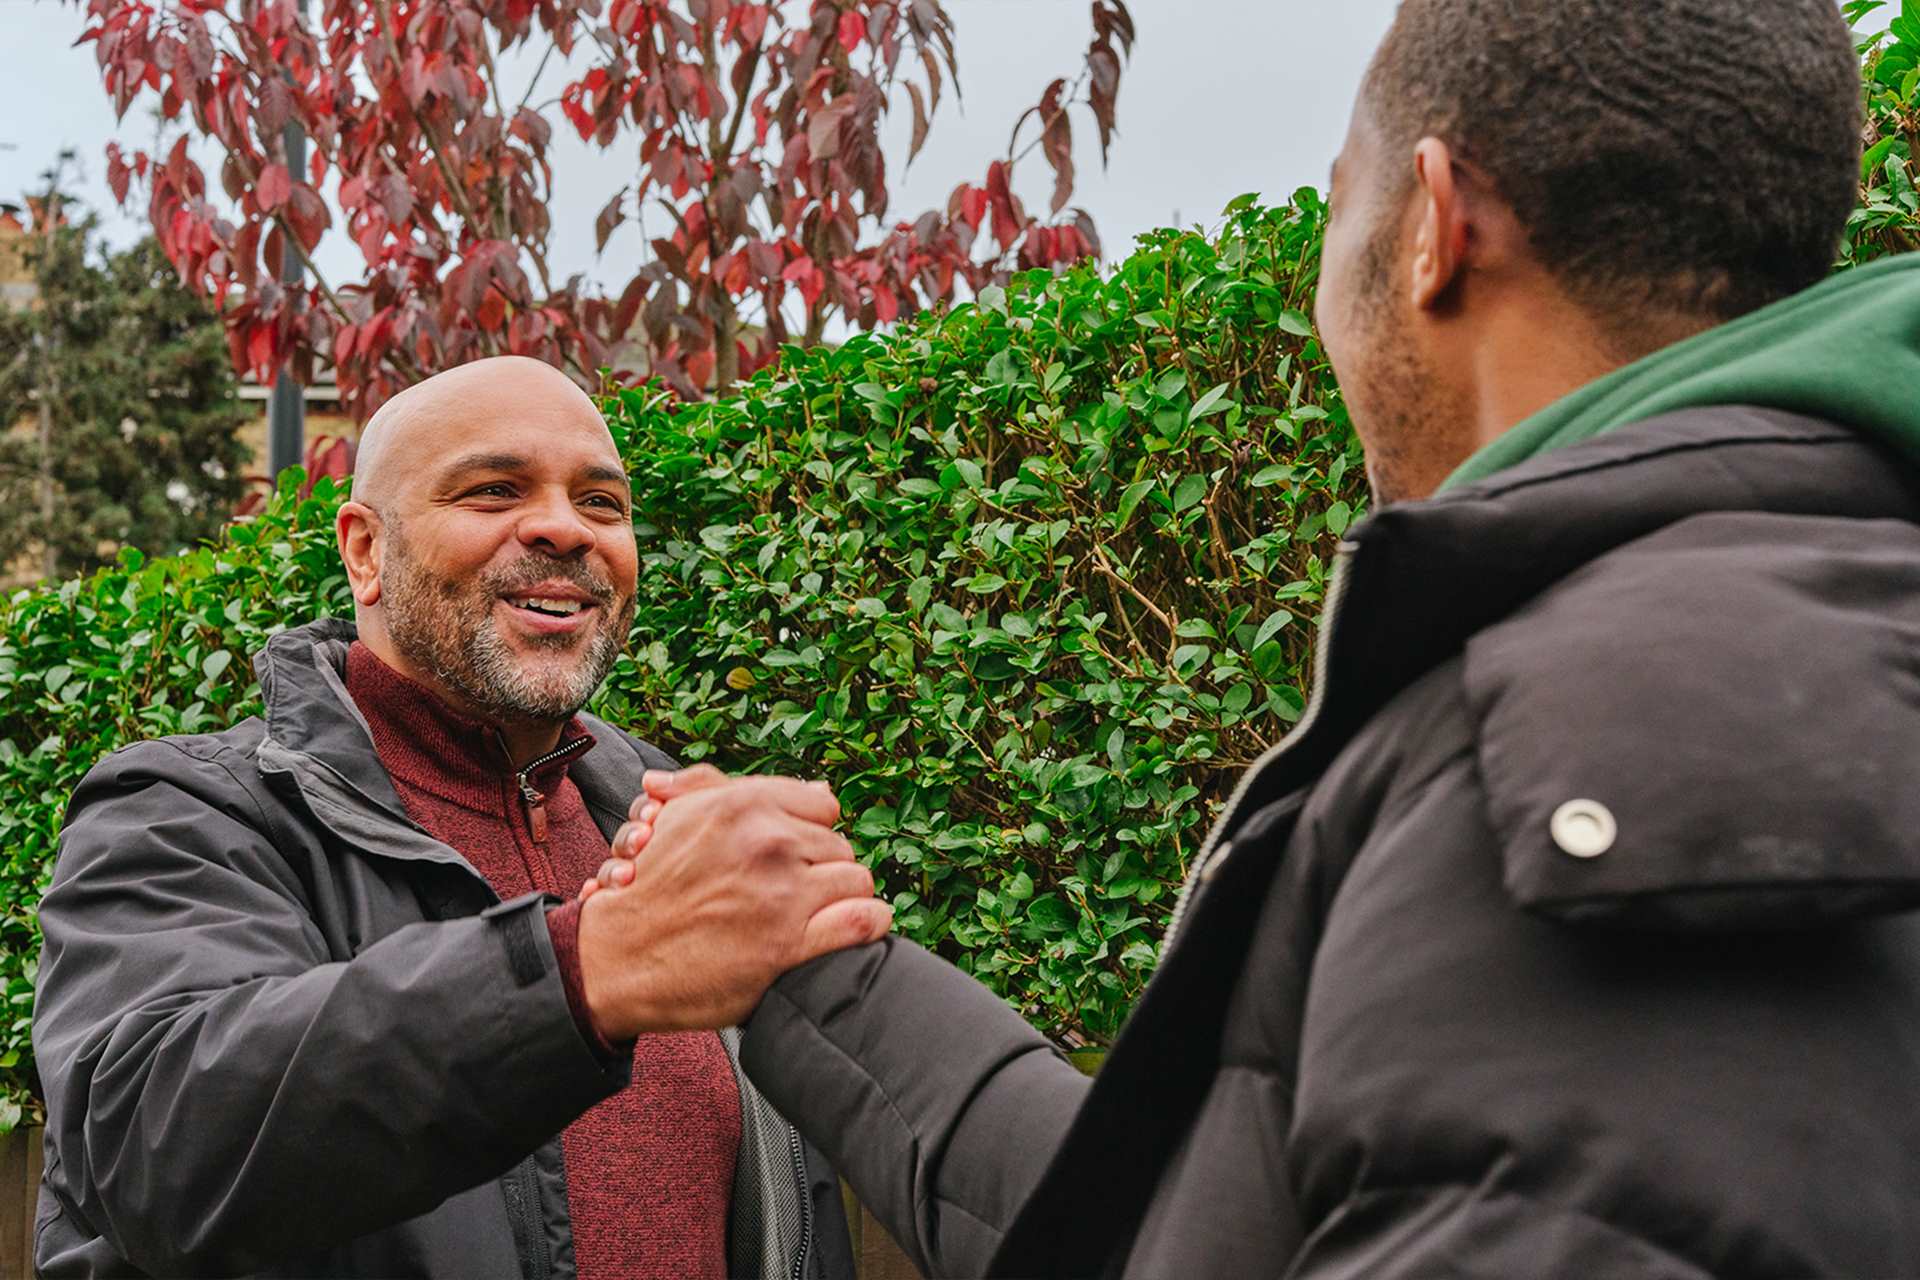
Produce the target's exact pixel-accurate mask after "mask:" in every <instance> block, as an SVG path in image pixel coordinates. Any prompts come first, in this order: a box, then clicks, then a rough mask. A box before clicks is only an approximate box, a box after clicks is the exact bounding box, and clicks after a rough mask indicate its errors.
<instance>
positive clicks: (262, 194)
mask: <svg viewBox="0 0 1920 1280" xmlns="http://www.w3.org/2000/svg"><path fill="white" fill-rule="evenodd" d="M292 194H293V178H292V176H291V175H290V174H288V172H287V166H285V165H283V164H281V163H280V162H279V161H277V160H276V161H275V162H274V163H272V164H270V165H268V166H267V167H266V168H264V169H262V170H261V171H260V178H259V181H257V182H255V183H254V185H253V198H254V199H255V200H257V201H259V203H260V211H261V212H262V213H272V212H273V211H274V210H276V209H278V208H279V207H280V206H281V205H283V204H285V203H286V202H287V199H288V197H290V196H291V195H292Z"/></svg>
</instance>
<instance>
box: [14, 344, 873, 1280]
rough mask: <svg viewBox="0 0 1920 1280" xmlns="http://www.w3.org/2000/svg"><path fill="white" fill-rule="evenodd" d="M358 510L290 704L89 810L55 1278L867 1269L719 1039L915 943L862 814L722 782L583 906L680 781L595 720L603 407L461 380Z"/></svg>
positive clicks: (64, 1024)
mask: <svg viewBox="0 0 1920 1280" xmlns="http://www.w3.org/2000/svg"><path fill="white" fill-rule="evenodd" d="M353 495H354V496H353V501H351V502H349V503H347V504H346V505H345V506H344V507H342V509H341V511H340V516H339V523H338V533H339V545H340V554H341V558H342V560H343V561H344V564H345V569H346V574H347V577H348V579H349V580H350V582H351V585H352V589H353V596H354V602H355V606H356V608H355V613H356V624H357V625H356V624H349V623H347V622H344V621H322V622H314V623H309V624H307V625H305V626H301V627H297V628H295V629H293V630H290V631H287V632H284V633H283V634H281V635H279V636H277V637H275V638H274V639H273V640H272V641H271V642H270V643H269V644H268V645H267V647H266V649H265V650H264V652H262V653H261V654H260V655H259V657H258V659H257V664H256V665H257V668H258V670H259V673H260V683H261V690H262V694H263V696H264V698H265V701H266V712H265V716H264V718H254V719H249V720H247V721H245V722H243V723H241V724H239V725H237V726H235V727H234V728H232V729H229V730H227V731H225V732H223V733H216V734H208V735H200V736H195V737H185V738H168V739H162V740H159V741H154V742H145V743H140V744H138V745H136V746H132V747H129V748H127V749H125V750H123V751H120V752H117V753H115V754H114V755H113V756H111V757H110V758H108V759H107V760H105V761H102V762H101V763H100V764H99V765H98V766H97V767H96V768H95V769H94V770H93V771H92V772H91V773H89V774H88V775H87V778H86V780H85V781H84V782H83V783H82V784H81V786H80V787H79V788H78V790H77V791H76V792H75V794H74V797H73V802H72V806H71V808H70V810H69V813H68V819H67V825H66V829H65V832H64V834H63V836H62V841H61V853H60V858H59V862H58V865H57V867H56V870H55V875H54V883H53V887H52V888H51V890H50V891H49V892H48V894H47V897H46V901H45V903H44V904H43V906H42V908H41V917H40V918H41V924H42V927H43V928H44V930H45V933H46V947H45V950H44V952H43V953H42V957H41V965H40V978H39V991H38V998H37V1001H36V1004H35V1016H34V1043H35V1047H36V1048H37V1050H38V1053H39V1064H40V1073H41V1080H42V1083H43V1084H44V1086H45V1089H46V1098H47V1131H46V1150H47V1160H46V1177H45V1181H44V1184H43V1187H42V1191H41V1197H40V1210H39V1215H38V1220H39V1221H38V1226H37V1228H36V1236H37V1241H36V1256H37V1259H38V1265H39V1267H40V1269H41V1272H42V1274H44V1275H47V1276H94V1275H128V1274H137V1273H146V1274H151V1275H215V1274H220V1275H230V1274H237V1273H242V1272H245V1273H256V1274H265V1275H286V1276H319V1275H326V1276H396V1275H417V1276H441V1277H448V1278H449V1280H455V1278H458V1280H465V1278H467V1277H480V1276H519V1277H526V1278H527V1280H536V1278H539V1277H549V1276H551V1277H571V1276H575V1275H578V1276H579V1277H581V1280H613V1278H615V1277H657V1278H659V1280H679V1278H680V1277H706V1278H707V1280H722V1278H723V1277H728V1276H743V1275H744V1276H765V1277H769V1278H771V1277H783V1278H784V1277H802V1276H818V1277H828V1276H842V1277H847V1276H850V1275H851V1272H852V1266H851V1251H850V1249H849V1248H848V1244H847V1240H846V1226H845V1222H844V1219H843V1217H842V1215H841V1210H840V1199H839V1186H838V1182H837V1180H836V1179H835V1178H834V1176H833V1175H832V1173H831V1171H830V1170H828V1169H827V1167H826V1166H825V1164H824V1162H822V1161H821V1160H820V1158H819V1156H818V1155H817V1154H816V1153H813V1152H811V1151H810V1150H809V1149H807V1148H806V1147H805V1146H804V1145H803V1144H802V1142H801V1140H800V1138H799V1137H798V1135H797V1134H795V1133H794V1132H793V1130H792V1129H791V1127H790V1126H789V1125H788V1124H787V1123H786V1122H785V1121H784V1120H782V1119H781V1118H780V1117H779V1115H778V1114H777V1113H776V1112H775V1111H774V1110H773V1109H772V1108H771V1107H769V1106H768V1105H767V1103H766V1102H765V1101H764V1100H763V1099H762V1098H760V1097H759V1095H758V1094H756V1093H755V1092H754V1091H753V1089H752V1088H751V1086H749V1085H747V1084H746V1083H745V1082H744V1080H743V1079H742V1078H741V1077H740V1075H739V1074H738V1070H737V1057H736V1053H737V1035H736V1033H732V1032H728V1033H724V1034H721V1035H716V1034H715V1033H714V1032H713V1031H711V1030H707V1029H709V1028H716V1027H726V1026H730V1025H732V1024H733V1023H736V1022H737V1021H739V1020H740V1019H741V1018H742V1017H744V1016H745V1014H746V1012H747V1011H748V1010H749V1009H751V1008H752V1006H753V1004H754V1003H755V1001H757V999H758V998H759V995H760V992H761V990H762V989H764V987H765V986H766V984H767V982H768V981H770V980H771V979H772V977H773V976H774V975H776V974H777V973H779V972H780V971H781V970H783V969H785V968H787V967H789V966H791V965H792V964H794V963H796V962H798V961H799V960H801V959H804V958H808V957H811V956H814V955H818V954H821V953H822V952H824V951H826V950H828V949H831V948H833V947H839V946H847V945H851V944H853V943H858V942H866V941H870V940H871V939H873V938H875V937H878V936H879V935H880V934H882V933H884V932H885V931H886V926H887V922H888V919H889V915H888V912H887V909H886V908H885V907H884V906H883V905H881V904H879V903H876V902H874V901H873V899H872V891H873V882H872V878H871V876H870V875H869V874H868V873H867V872H866V870H865V869H864V868H862V867H861V866H860V865H859V864H858V863H857V862H855V861H853V856H852V850H851V848H850V846H848V844H847V842H846V841H845V840H844V839H842V838H841V837H839V836H837V835H835V834H833V832H832V831H831V830H830V829H829V828H830V825H831V823H832V822H833V821H834V820H835V819H836V818H837V817H838V808H837V805H836V803H835V801H834V799H833V796H832V794H831V793H830V792H828V791H827V790H826V789H825V788H823V787H819V786H814V785H809V784H803V783H798V782H791V781H786V780H776V779H764V780H759V781H755V782H749V783H742V784H739V785H737V786H734V787H731V788H716V789H714V790H712V791H711V792H708V793H705V795H703V797H701V798H702V799H706V798H708V797H711V798H712V799H713V800H714V803H712V804H709V805H706V806H705V807H704V808H702V807H689V808H687V809H685V810H682V809H681V806H679V805H676V806H675V811H676V812H675V817H676V818H680V819H684V821H678V822H676V821H674V820H673V819H664V820H662V822H661V823H660V824H659V830H658V832H657V834H656V835H655V836H654V847H653V849H652V850H651V852H650V854H649V857H648V860H647V865H646V868H645V870H644V872H643V875H642V877H641V880H642V884H641V886H640V891H639V892H635V893H626V894H621V895H606V896H605V897H603V898H601V900H599V901H597V902H588V903H585V904H582V903H579V902H571V903H567V904H566V905H560V899H559V898H558V897H557V896H555V895H557V894H561V893H571V891H572V890H573V889H574V888H575V887H577V886H578V885H579V884H580V883H581V881H582V879H583V878H584V877H585V876H587V875H588V874H590V873H591V871H592V870H593V868H595V867H596V866H598V865H599V863H600V862H601V861H602V860H603V859H604V858H605V857H606V856H607V852H608V843H607V838H608V835H609V834H611V833H612V832H613V831H614V830H615V829H616V828H617V827H618V826H619V824H620V822H621V821H622V820H623V819H624V818H626V817H627V816H628V813H629V806H630V805H631V804H632V803H633V802H634V799H635V797H636V796H638V795H639V794H640V786H641V777H642V774H643V773H644V771H645V770H647V769H649V768H663V767H670V766H671V762H670V761H669V760H668V759H667V758H666V757H665V756H663V755H662V754H661V753H660V752H659V751H657V750H655V749H654V748H652V747H650V746H648V745H647V744H645V743H642V742H638V741H636V740H634V739H632V738H630V737H628V736H627V735H625V734H623V733H621V732H620V731H619V730H618V729H615V728H613V727H612V726H610V725H607V724H605V723H603V722H601V721H598V720H596V719H594V718H593V717H591V716H586V715H577V714H576V712H578V711H579V708H580V707H581V706H582V705H583V704H584V703H585V702H586V701H587V699H588V697H589V696H590V695H591V694H592V693H593V691H594V690H595V689H596V688H597V687H598V686H599V684H600V682H601V680H602V679H603V678H604V677H605V676H606V673H607V671H608V669H609V668H610V667H611V666H612V664H613V661H614V659H615V658H616V657H617V656H618V655H619V653H620V651H621V648H622V646H623V645H624V643H625V640H626V635H627V628H628V626H629V624H630V623H631V621H632V616H633V597H634V590H635V573H636V563H637V553H636V550H635V547H634V540H633V527H632V521H631V518H630V515H629V498H630V495H629V492H628V487H627V479H626V475H625V473H624V471H623V470H622V468H621V466H620V458H619V455H618V454H617V453H616V452H615V450H614V446H613V441H612V439H611V438H610V437H609V435H608V433H607V429H606V426H605V425H604V423H603V422H602V421H601V419H600V416H599V414H598V413H597V412H596V411H595V409H594V406H593V404H592V402H591V401H589V400H588V399H587V397H586V396H585V395H583V394H582V393H581V392H580V391H579V390H578V389H577V388H576V387H574V386H573V384H572V383H570V382H569V381H568V380H567V379H566V378H565V377H563V376H562V375H561V374H559V373H557V372H556V371H554V370H552V369H550V368H547V367H546V366H544V365H540V364H537V363H535V362H533V361H530V360H519V359H499V360H487V361H481V362H479V363H476V364H472V365H467V366H464V367H462V368H459V369H455V370H452V371H450V372H448V373H444V374H441V375H440V376H438V377H435V378H431V379H428V380H427V381H426V382H424V383H422V384H420V385H419V386H417V387H415V388H412V389H411V390H409V391H407V392H405V393H403V394H401V395H400V396H398V397H396V398H395V399H394V400H393V401H392V402H391V403H389V404H388V405H387V406H385V407H384V408H383V409H382V410H381V411H380V413H379V414H377V415H376V416H375V418H374V421H373V422H372V423H371V424H369V426H368V429H367V434H366V436H365V440H364V444H363V447H362V452H361V455H360V465H359V468H358V473H357V475H356V477H355V480H354V490H353Z"/></svg>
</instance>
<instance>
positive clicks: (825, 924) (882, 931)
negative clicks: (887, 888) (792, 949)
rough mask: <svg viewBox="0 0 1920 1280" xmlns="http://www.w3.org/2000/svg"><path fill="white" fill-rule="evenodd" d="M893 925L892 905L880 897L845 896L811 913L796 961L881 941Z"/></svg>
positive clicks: (805, 960) (801, 962) (802, 961)
mask: <svg viewBox="0 0 1920 1280" xmlns="http://www.w3.org/2000/svg"><path fill="white" fill-rule="evenodd" d="M892 927H893V908H892V907H890V906H888V905H887V904H886V903H884V902H882V901H880V900H879V899H878V898H842V899H840V900H839V901H838V902H832V903H828V904H827V905H826V906H824V907H822V908H820V909H819V910H818V911H816V912H814V913H813V915H811V916H810V917H808V919H807V926H806V929H805V930H804V932H803V933H802V934H801V938H800V958H799V959H798V960H797V961H795V964H796V965H801V964H805V963H806V962H807V961H809V960H815V959H818V958H819V957H821V956H824V955H827V954H829V953H831V952H834V951H844V950H845V949H846V948H848V947H858V946H864V945H865V944H867V943H869V942H878V941H880V939H882V938H884V937H886V936H887V930H888V929H890V928H892Z"/></svg>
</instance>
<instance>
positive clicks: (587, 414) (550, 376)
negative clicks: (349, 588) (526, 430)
mask: <svg viewBox="0 0 1920 1280" xmlns="http://www.w3.org/2000/svg"><path fill="white" fill-rule="evenodd" d="M483 407H484V409H485V411H486V412H489V413H501V412H515V411H517V412H519V413H521V414H522V415H524V417H525V418H526V420H528V421H538V420H544V419H547V418H549V417H553V416H556V415H558V416H562V417H565V418H569V419H577V420H578V421H580V422H588V423H592V424H594V425H595V426H596V427H598V429H599V430H600V431H601V432H602V433H603V434H604V433H605V432H606V423H605V421H604V420H603V419H602V418H601V417H600V411H599V410H598V409H596V408H594V405H593V401H592V400H591V399H590V398H589V397H588V396H587V393H586V392H584V391H582V390H581V389H580V388H579V387H578V386H577V385H575V383H574V381H573V379H571V378H569V377H567V375H566V374H564V373H561V372H560V371H559V370H558V369H556V368H554V367H553V366H552V365H549V364H543V363H542V362H540V361H538V360H530V359H528V358H527V357H525V356H491V357H489V358H487V359H485V360H475V361H474V362H473V363H472V364H463V365H458V366H456V367H455V368H452V369H448V370H447V371H445V372H444V373H436V374H434V375H433V376H432V377H431V378H428V379H427V380H425V381H424V382H416V383H415V384H414V385H412V386H411V387H408V388H407V389H406V390H405V391H402V392H401V393H400V394H399V395H397V396H395V397H393V399H391V400H389V401H387V402H386V403H385V404H383V405H381V406H380V409H379V411H378V412H377V413H375V414H374V415H373V418H372V419H371V420H370V421H369V422H368V423H367V425H366V428H365V429H364V430H363V431H362V432H361V433H360V447H359V451H358V453H357V455H356V456H355V459H354V466H353V496H354V500H355V501H357V502H364V503H366V504H367V505H368V506H370V507H372V508H373V509H374V510H376V511H378V510H379V509H380V506H381V500H382V499H383V498H386V497H387V496H388V495H389V492H390V490H391V489H392V487H393V481H394V477H395V476H402V475H408V474H415V475H417V474H418V470H419V464H420V462H421V458H420V454H421V453H422V452H425V451H431V450H434V449H439V448H444V447H446V443H447V441H448V439H449V438H450V437H451V438H457V437H458V436H459V434H460V431H461V427H462V425H463V424H466V423H470V422H471V420H472V415H473V414H474V413H475V412H476V411H478V410H480V409H482V408H483ZM607 442H608V446H609V447H611V446H612V442H613V437H612V436H611V435H608V436H607Z"/></svg>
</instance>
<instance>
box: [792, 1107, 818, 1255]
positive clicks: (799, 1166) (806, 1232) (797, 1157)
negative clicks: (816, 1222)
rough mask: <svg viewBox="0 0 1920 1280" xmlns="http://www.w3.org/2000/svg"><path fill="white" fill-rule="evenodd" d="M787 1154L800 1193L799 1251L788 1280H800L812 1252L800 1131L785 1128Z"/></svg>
mask: <svg viewBox="0 0 1920 1280" xmlns="http://www.w3.org/2000/svg"><path fill="white" fill-rule="evenodd" d="M787 1152H788V1154H789V1155H791V1156H792V1157H793V1181H794V1185H795V1186H796V1187H797V1188H798V1189H799V1191H800V1249H799V1252H797V1253H795V1254H794V1255H793V1270H792V1272H791V1274H790V1280H801V1278H802V1277H803V1276H804V1275H805V1274H806V1271H807V1255H808V1254H809V1253H811V1252H813V1195H812V1193H811V1192H809V1191H808V1190H807V1157H806V1153H805V1152H804V1151H802V1150H801V1147H800V1131H799V1130H798V1129H796V1128H794V1127H793V1126H792V1125H788V1126H787Z"/></svg>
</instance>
